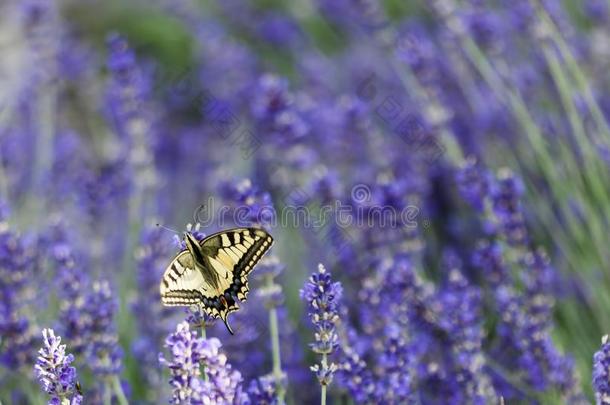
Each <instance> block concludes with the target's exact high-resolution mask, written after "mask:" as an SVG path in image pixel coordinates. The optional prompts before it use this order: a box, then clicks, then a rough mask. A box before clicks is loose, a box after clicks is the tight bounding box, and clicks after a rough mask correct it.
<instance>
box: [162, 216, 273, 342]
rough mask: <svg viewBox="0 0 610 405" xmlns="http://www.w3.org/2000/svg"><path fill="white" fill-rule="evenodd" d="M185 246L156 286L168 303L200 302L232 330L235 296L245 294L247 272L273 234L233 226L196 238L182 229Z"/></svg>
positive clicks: (244, 295)
mask: <svg viewBox="0 0 610 405" xmlns="http://www.w3.org/2000/svg"><path fill="white" fill-rule="evenodd" d="M184 242H185V244H186V250H183V251H181V252H180V253H178V254H177V255H176V257H175V258H174V259H173V260H172V262H171V263H170V265H169V266H168V267H167V269H166V270H165V273H164V275H163V279H162V280H161V283H160V286H159V292H160V294H161V301H162V302H163V304H164V305H167V306H191V305H201V307H202V308H203V310H204V311H205V312H206V313H207V314H208V315H209V316H212V317H214V318H220V319H222V321H223V322H224V324H225V326H226V327H227V329H228V330H229V333H231V334H233V330H232V329H231V327H230V326H229V323H228V322H227V316H228V315H229V314H230V313H231V312H234V311H237V310H238V309H239V305H238V303H237V301H236V300H235V299H236V298H237V300H239V301H245V300H246V297H247V295H248V291H249V288H248V274H250V272H251V271H252V269H254V266H255V265H256V264H257V263H258V261H259V260H260V259H261V257H263V255H264V254H265V253H266V252H267V250H269V248H270V247H271V245H272V244H273V238H272V237H271V235H269V234H268V233H267V232H266V231H264V230H263V229H259V228H235V229H229V230H226V231H222V232H218V233H215V234H213V235H210V236H208V237H206V238H205V239H203V240H202V241H198V240H197V239H196V238H195V236H194V235H193V234H192V233H191V232H185V233H184Z"/></svg>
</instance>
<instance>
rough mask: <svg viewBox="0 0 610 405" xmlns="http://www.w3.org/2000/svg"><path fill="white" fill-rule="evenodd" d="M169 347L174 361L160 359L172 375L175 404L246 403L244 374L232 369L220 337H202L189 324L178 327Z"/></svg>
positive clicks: (173, 401)
mask: <svg viewBox="0 0 610 405" xmlns="http://www.w3.org/2000/svg"><path fill="white" fill-rule="evenodd" d="M165 346H166V347H167V348H168V350H169V352H170V353H171V356H172V357H171V359H169V360H166V359H165V358H164V357H163V356H161V357H160V360H161V363H163V364H165V365H166V366H167V367H168V368H169V370H170V373H171V378H170V385H171V387H172V402H171V403H174V404H184V403H189V404H216V403H242V401H244V399H243V395H244V394H243V393H242V391H241V382H242V378H241V374H240V373H239V371H236V370H232V369H231V365H230V364H228V362H227V357H226V355H225V354H224V353H221V352H220V351H219V349H220V348H221V346H222V345H221V343H220V341H219V340H218V339H216V338H211V339H202V338H198V337H197V334H196V332H194V331H190V330H189V325H188V323H186V322H182V323H180V324H178V326H177V327H176V332H174V333H172V334H170V335H169V336H168V337H167V339H166V341H165Z"/></svg>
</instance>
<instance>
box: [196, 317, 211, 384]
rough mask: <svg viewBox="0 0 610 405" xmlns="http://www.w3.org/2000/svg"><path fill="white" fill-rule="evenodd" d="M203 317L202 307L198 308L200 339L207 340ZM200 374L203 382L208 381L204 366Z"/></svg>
mask: <svg viewBox="0 0 610 405" xmlns="http://www.w3.org/2000/svg"><path fill="white" fill-rule="evenodd" d="M203 317H204V312H203V307H202V306H199V318H200V319H201V321H200V322H201V323H200V325H199V328H200V331H201V338H202V339H204V340H205V339H207V334H206V332H205V321H204V318H203ZM202 373H203V380H204V381H205V382H208V381H210V377H208V373H207V372H206V371H205V366H204V367H203V370H202Z"/></svg>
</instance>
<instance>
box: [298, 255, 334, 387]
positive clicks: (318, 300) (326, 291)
mask: <svg viewBox="0 0 610 405" xmlns="http://www.w3.org/2000/svg"><path fill="white" fill-rule="evenodd" d="M342 293H343V289H342V287H341V283H339V282H333V281H332V280H331V276H330V273H328V272H327V271H326V269H325V268H324V266H323V265H322V264H319V265H318V272H317V273H313V274H312V275H311V277H310V278H309V281H308V282H307V283H306V284H305V287H303V289H302V290H301V292H300V295H301V299H302V300H303V301H305V302H306V303H307V308H308V315H309V318H310V320H311V322H312V324H313V326H314V329H315V332H314V336H315V341H314V343H312V344H311V345H310V346H311V348H312V350H313V351H314V352H315V353H317V354H321V355H322V362H321V363H320V364H319V365H318V364H316V365H315V366H313V367H312V368H311V369H312V371H313V372H314V373H316V375H317V377H318V381H319V382H320V385H322V386H323V387H324V386H326V385H329V384H330V383H331V381H332V379H333V375H334V373H335V371H336V370H337V365H336V364H334V363H330V364H328V362H327V356H328V355H330V354H332V353H333V351H334V350H335V349H336V348H337V346H338V345H339V335H338V333H337V324H338V323H339V319H340V318H339V308H340V305H341V295H342Z"/></svg>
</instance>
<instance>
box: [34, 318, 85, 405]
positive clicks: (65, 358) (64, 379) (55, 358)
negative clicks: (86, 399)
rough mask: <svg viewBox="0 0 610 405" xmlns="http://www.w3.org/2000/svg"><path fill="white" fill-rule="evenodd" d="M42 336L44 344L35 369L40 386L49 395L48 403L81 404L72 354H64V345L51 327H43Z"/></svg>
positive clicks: (57, 404)
mask: <svg viewBox="0 0 610 405" xmlns="http://www.w3.org/2000/svg"><path fill="white" fill-rule="evenodd" d="M42 336H43V344H44V346H43V347H42V348H41V349H40V350H39V352H38V359H37V360H36V367H35V370H36V376H37V377H38V380H39V381H40V384H41V385H42V388H43V389H44V391H45V392H46V393H47V394H49V395H50V396H51V399H50V400H49V405H60V404H70V405H79V404H81V403H82V400H83V398H82V394H81V393H80V392H79V388H78V381H77V378H76V369H75V368H74V367H73V366H72V365H71V364H72V362H73V361H74V356H73V355H72V354H67V355H66V345H62V344H61V337H59V336H55V332H54V331H53V329H44V330H43V331H42Z"/></svg>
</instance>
